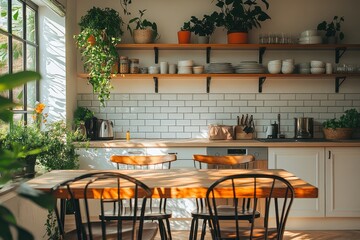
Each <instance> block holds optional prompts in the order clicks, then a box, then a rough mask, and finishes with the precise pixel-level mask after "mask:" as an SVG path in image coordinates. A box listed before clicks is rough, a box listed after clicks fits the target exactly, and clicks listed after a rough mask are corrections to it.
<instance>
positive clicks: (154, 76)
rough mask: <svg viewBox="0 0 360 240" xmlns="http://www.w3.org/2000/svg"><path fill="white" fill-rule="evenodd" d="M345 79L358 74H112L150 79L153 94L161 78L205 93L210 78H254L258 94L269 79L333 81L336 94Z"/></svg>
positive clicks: (208, 87) (82, 75) (157, 88)
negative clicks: (195, 84)
mask: <svg viewBox="0 0 360 240" xmlns="http://www.w3.org/2000/svg"><path fill="white" fill-rule="evenodd" d="M78 77H80V78H84V79H87V78H88V77H89V75H88V74H79V75H78ZM347 77H360V73H352V74H266V73H264V74H220V73H218V74H217V73H212V74H210V73H204V74H113V75H112V79H131V78H132V79H133V78H141V79H144V78H150V79H153V80H154V88H155V93H157V92H158V90H159V79H161V78H163V79H164V78H192V79H206V92H207V93H210V85H211V80H212V78H240V79H249V78H255V79H258V81H259V93H261V92H262V90H263V84H264V83H265V81H266V79H271V78H286V79H292V78H294V79H295V78H300V79H306V78H307V79H309V78H316V79H335V92H336V93H338V92H339V89H340V86H341V84H342V83H343V82H344V81H345V80H346V78H347Z"/></svg>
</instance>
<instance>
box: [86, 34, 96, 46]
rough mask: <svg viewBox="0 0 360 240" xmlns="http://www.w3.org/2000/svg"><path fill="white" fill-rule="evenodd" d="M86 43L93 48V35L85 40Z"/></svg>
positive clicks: (94, 41)
mask: <svg viewBox="0 0 360 240" xmlns="http://www.w3.org/2000/svg"><path fill="white" fill-rule="evenodd" d="M87 41H88V43H89V44H90V45H91V46H94V45H95V43H96V40H95V37H94V35H90V37H89V38H88V39H87Z"/></svg>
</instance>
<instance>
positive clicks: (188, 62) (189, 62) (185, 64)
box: [178, 60, 194, 67]
mask: <svg viewBox="0 0 360 240" xmlns="http://www.w3.org/2000/svg"><path fill="white" fill-rule="evenodd" d="M193 65H194V61H193V60H180V61H178V67H192V66H193Z"/></svg>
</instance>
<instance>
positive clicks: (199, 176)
mask: <svg viewBox="0 0 360 240" xmlns="http://www.w3.org/2000/svg"><path fill="white" fill-rule="evenodd" d="M94 171H96V172H98V171H104V172H113V171H115V172H116V171H119V172H121V173H123V174H126V175H129V176H132V177H134V178H136V179H138V180H140V181H142V182H143V183H145V184H146V185H147V186H148V187H150V188H151V189H152V190H153V198H159V197H163V198H197V197H198V198H200V197H205V194H206V190H207V188H208V187H209V186H210V185H211V184H212V183H213V182H214V181H215V180H217V179H219V178H220V177H223V176H227V175H232V174H241V173H262V174H273V175H278V176H281V177H283V178H285V179H286V180H288V181H289V182H290V183H291V184H292V186H293V187H294V190H295V197H296V198H317V197H318V189H317V187H314V186H312V185H311V184H309V183H307V182H305V181H304V180H302V179H300V178H298V177H296V176H295V175H293V174H292V173H289V172H287V171H285V170H282V169H269V170H259V169H252V170H245V169H219V170H216V169H201V170H197V169H185V168H183V169H170V170H168V169H167V170H160V169H159V170H94ZM90 172H93V171H92V170H90V171H89V170H56V171H51V172H48V173H46V174H44V175H41V176H39V177H37V178H34V179H31V180H29V181H28V182H27V183H28V184H29V185H30V186H31V187H33V188H35V189H39V190H43V191H50V189H51V188H52V187H53V186H55V185H56V184H58V183H61V182H63V181H64V180H67V179H72V178H74V177H76V176H79V175H82V174H85V173H90ZM268 185H269V184H267V185H266V184H264V186H257V187H258V188H264V189H265V188H267V187H268ZM96 187H97V188H98V189H94V191H97V192H98V191H99V190H100V189H104V188H107V189H110V188H111V183H109V184H106V186H96ZM249 187H253V186H252V185H251V184H250V185H249V186H248V188H249ZM94 188H95V187H94ZM78 190H79V192H80V191H83V185H81V183H80V184H79V187H78ZM277 190H280V191H281V189H277ZM225 192H226V191H224V193H221V194H219V196H218V197H222V198H229V197H232V196H231V195H227V194H226V193H225ZM94 195H95V193H94ZM56 196H57V197H59V198H61V197H64V196H63V193H61V192H57V193H56ZM257 196H258V197H259V198H261V197H262V196H261V191H260V192H259V194H258V195H257Z"/></svg>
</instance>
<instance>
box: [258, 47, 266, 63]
mask: <svg viewBox="0 0 360 240" xmlns="http://www.w3.org/2000/svg"><path fill="white" fill-rule="evenodd" d="M265 51H266V47H260V48H259V63H262V62H263V57H264V54H265Z"/></svg>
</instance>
